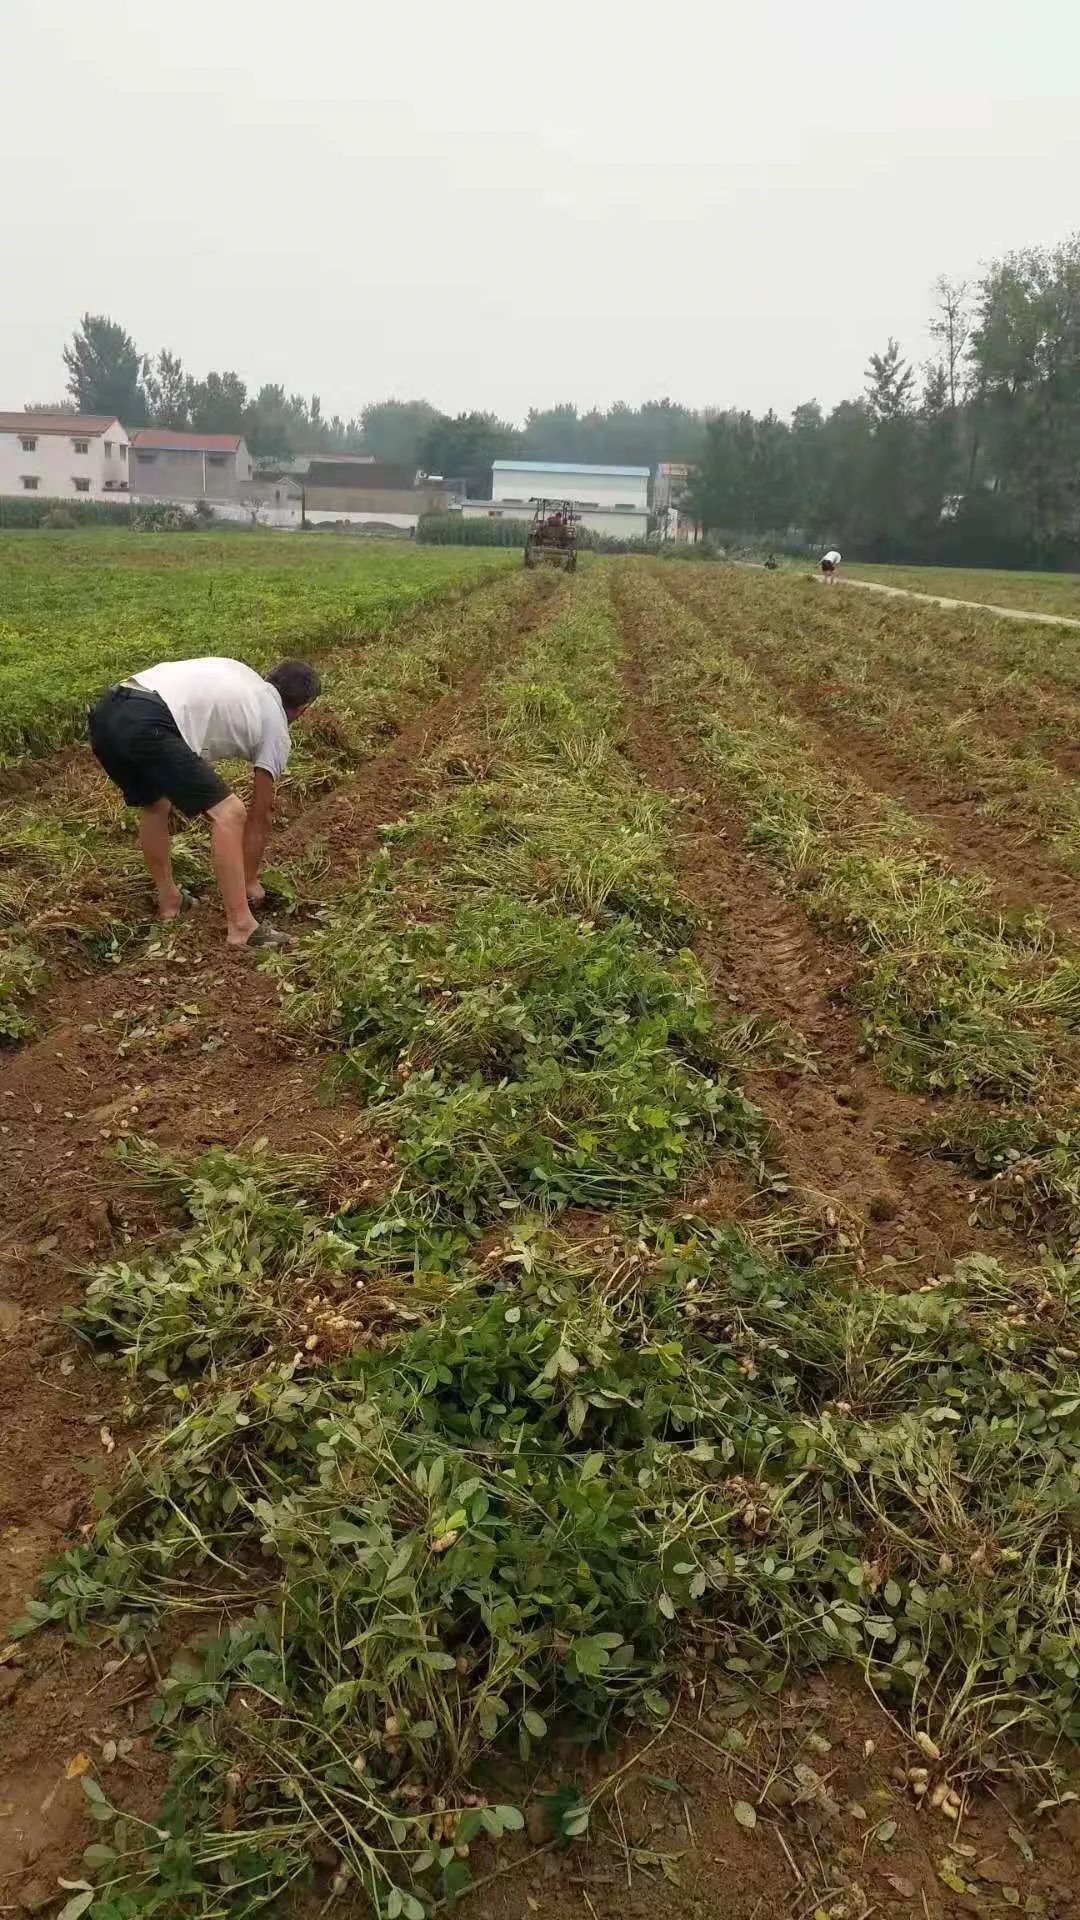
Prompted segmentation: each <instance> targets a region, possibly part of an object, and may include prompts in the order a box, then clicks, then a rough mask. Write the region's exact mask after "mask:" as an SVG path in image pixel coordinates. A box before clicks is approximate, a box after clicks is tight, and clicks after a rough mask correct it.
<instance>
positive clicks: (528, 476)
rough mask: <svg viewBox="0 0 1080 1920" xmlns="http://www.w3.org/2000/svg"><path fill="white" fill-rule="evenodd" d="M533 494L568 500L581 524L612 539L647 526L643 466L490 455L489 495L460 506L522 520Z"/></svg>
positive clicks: (641, 532)
mask: <svg viewBox="0 0 1080 1920" xmlns="http://www.w3.org/2000/svg"><path fill="white" fill-rule="evenodd" d="M535 500H572V501H573V504H574V506H575V508H576V509H577V512H578V514H579V515H580V518H581V524H582V526H583V527H589V528H591V529H592V531H593V532H594V533H605V534H613V535H614V537H615V538H616V539H617V540H643V539H644V538H645V535H646V534H647V533H648V531H649V469H648V467H596V466H582V465H578V464H577V463H576V462H574V461H565V460H496V461H495V462H494V464H493V465H492V469H491V499H490V500H467V501H466V502H465V503H464V505H463V507H462V509H461V511H462V513H463V514H464V515H465V517H466V518H467V519H472V520H476V519H484V518H488V519H495V520H500V519H505V520H510V519H517V520H528V519H531V517H532V503H533V502H534V501H535Z"/></svg>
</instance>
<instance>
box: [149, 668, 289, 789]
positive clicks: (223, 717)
mask: <svg viewBox="0 0 1080 1920" xmlns="http://www.w3.org/2000/svg"><path fill="white" fill-rule="evenodd" d="M133 678H134V680H135V682H136V684H137V685H138V686H140V687H147V688H149V690H150V692H151V693H157V694H160V696H161V698H162V699H163V700H164V702H165V705H166V706H167V707H168V709H169V712H170V713H171V714H172V717H173V719H174V720H175V721H176V724H177V726H178V727H179V729H180V733H181V736H182V738H183V739H184V740H186V742H187V744H188V746H189V747H190V748H191V751H192V753H198V754H201V755H202V757H203V759H204V760H250V761H251V764H252V766H255V767H263V768H264V769H265V771H266V772H267V773H271V774H273V776H274V779H275V780H280V778H281V775H282V774H283V773H284V771H285V766H286V763H287V761H288V758H289V748H290V746H291V745H292V742H291V740H290V739H289V723H288V721H287V719H286V718H285V709H284V707H283V706H282V704H281V695H280V693H279V692H278V690H277V688H276V687H272V686H271V685H270V682H269V680H264V679H263V678H262V675H261V674H258V673H256V672H255V671H254V670H253V668H251V667H245V666H244V664H243V662H242V661H240V660H166V661H164V662H163V664H162V665H161V666H160V667H148V668H147V669H146V672H145V673H136V674H135V675H133Z"/></svg>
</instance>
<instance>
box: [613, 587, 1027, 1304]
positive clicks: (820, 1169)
mask: <svg viewBox="0 0 1080 1920" xmlns="http://www.w3.org/2000/svg"><path fill="white" fill-rule="evenodd" d="M624 624H625V629H626V638H627V647H628V658H627V667H626V688H627V694H628V702H629V725H630V751H631V755H632V758H633V760H634V763H635V765H636V766H637V767H638V768H639V769H640V771H641V772H642V774H643V775H644V776H645V778H646V779H647V780H648V782H649V784H650V785H652V786H654V787H656V788H658V789H659V790H661V791H664V792H667V793H669V794H670V795H671V796H672V798H673V799H674V800H675V801H676V804H677V806H678V809H679V814H680V825H681V829H682V835H681V840H680V851H679V861H678V865H679V875H680V879H681V882H682V884H683V886H684V887H685V889H686V891H687V893H688V894H689V896H690V898H691V899H692V900H694V901H695V903H696V904H697V905H698V906H699V908H700V909H701V910H702V912H703V914H705V915H706V916H707V927H706V930H705V932H704V934H702V935H701V936H700V937H699V940H698V942H697V948H698V954H699V958H700V959H701V961H702V964H703V966H704V967H705V970H706V973H707V975H708V977H709V979H710V982H711V983H712V984H713V986H714V988H715V990H716V992H717V993H718V995H719V996H721V997H722V998H725V999H727V1000H730V1001H734V1003H735V1004H736V1005H737V1006H740V1007H743V1008H745V1009H746V1010H747V1011H750V1012H755V1013H763V1014H772V1015H774V1016H779V1017H780V1018H782V1019H784V1020H787V1021H789V1022H790V1023H791V1025H792V1026H793V1027H794V1028H795V1029H796V1031H797V1032H798V1033H799V1034H800V1035H801V1036H802V1038H803V1039H804V1041H805V1042H806V1045H807V1047H808V1049H809V1052H810V1055H811V1057H812V1060H813V1063H814V1066H815V1067H816V1069H817V1070H816V1071H802V1070H800V1069H799V1068H797V1067H794V1066H793V1067H791V1068H789V1069H783V1068H782V1069H779V1070H777V1071H774V1072H773V1073H771V1074H767V1073H759V1074H756V1075H755V1076H753V1078H752V1079H751V1081H750V1083H749V1088H748V1090H749V1092H750V1093H751V1096H752V1097H753V1098H754V1099H755V1100H756V1101H757V1102H758V1104H759V1105H760V1106H761V1108H762V1109H763V1111H764V1112H765V1113H766V1115H767V1116H768V1118H769V1120H770V1123H771V1125H772V1127H773V1130H774V1133H775V1136H776V1139H777V1141H778V1144H779V1153H780V1158H781V1159H782V1161H783V1164H784V1166H785V1168H786V1169H787V1171H788V1172H789V1174H790V1177H791V1180H792V1185H793V1188H794V1190H795V1194H796V1197H797V1199H798V1201H799V1203H800V1204H801V1205H802V1206H804V1207H807V1208H809V1209H811V1210H812V1211H814V1212H816V1213H818V1214H819V1215H822V1216H825V1217H828V1214H829V1210H830V1209H831V1210H832V1213H833V1214H834V1215H835V1216H837V1217H838V1218H839V1219H840V1221H841V1222H842V1223H847V1225H848V1228H849V1230H850V1231H851V1232H852V1234H853V1235H854V1236H855V1237H856V1238H857V1239H858V1241H859V1242H860V1243H861V1245H862V1248H863V1252H864V1256H865V1258H866V1260H867V1262H868V1263H870V1264H871V1265H873V1264H875V1263H878V1262H880V1261H881V1260H882V1259H888V1260H889V1261H893V1262H895V1263H896V1265H897V1271H898V1277H900V1278H902V1279H904V1280H909V1281H916V1280H918V1279H921V1278H923V1277H924V1276H925V1275H926V1274H927V1273H928V1272H934V1271H937V1270H938V1269H939V1268H941V1267H943V1266H945V1265H947V1264H948V1263H949V1262H950V1260H951V1259H953V1258H954V1257H955V1256H957V1255H958V1254H961V1253H966V1252H970V1251H972V1250H973V1249H974V1248H981V1249H983V1250H984V1251H992V1252H999V1253H1001V1254H1003V1255H1008V1254H1012V1255H1013V1257H1016V1258H1022V1257H1023V1249H1022V1248H1021V1247H1019V1246H1018V1245H1015V1244H1014V1243H1013V1242H1012V1240H1011V1238H1010V1236H1008V1235H1006V1234H1004V1233H1002V1232H997V1231H995V1232H990V1231H983V1230H980V1229H979V1228H978V1227H977V1226H975V1225H973V1224H972V1219H971V1213H972V1204H971V1203H972V1195H971V1189H970V1185H969V1183H967V1182H965V1181H964V1180H963V1179H962V1178H961V1177H959V1176H958V1175H957V1173H956V1171H955V1170H954V1169H953V1168H951V1167H948V1166H946V1165H944V1164H942V1163H941V1162H938V1161H934V1160H931V1159H929V1158H928V1157H927V1156H925V1155H922V1154H920V1153H918V1152H917V1151H914V1150H913V1149H912V1148H911V1147H910V1146H909V1144H908V1142H909V1141H910V1140H911V1138H912V1136H914V1135H916V1134H917V1133H918V1132H919V1130H920V1129H921V1128H922V1127H923V1126H925V1123H926V1119H927V1112H928V1106H929V1103H928V1102H927V1101H926V1100H924V1099H921V1098H918V1097H916V1096H912V1095H907V1094H901V1093H895V1092H893V1091H892V1090H891V1089H889V1088H887V1087H885V1086H883V1085H882V1083H881V1082H880V1080H879V1079H878V1077H877V1075H876V1073H875V1071H874V1069H873V1067H872V1066H870V1065H869V1064H868V1063H867V1062H866V1061H865V1060H863V1059H861V1058H860V1052H859V1027H858V1021H857V1020H856V1019H855V1018H854V1017H853V1016H852V1015H851V1014H850V1013H848V1012H847V1010H846V1009H845V1008H844V1007H843V1006H842V1005H841V1004H839V996H840V994H841V992H842V990H843V988H844V986H845V985H846V983H847V982H848V981H849V979H850V977H851V973H852V964H853V963H852V959H851V956H850V954H848V953H845V952H844V951H843V950H842V949H840V948H838V947H833V946H832V945H831V944H830V943H829V942H828V941H826V940H825V939H824V937H823V936H822V935H820V934H819V933H818V932H817V931H816V930H815V929H814V928H813V927H812V926H811V925H810V923H809V922H808V921H807V919H806V917H805V916H804V914H803V913H802V911H801V909H800V908H799V907H798V906H797V905H795V904H794V903H793V902H791V901H790V900H788V899H787V898H786V896H785V895H784V893H783V891H782V890H781V888H780V886H779V885H778V883H777V882H776V881H775V880H774V879H773V877H772V875H771V874H770V872H769V869H768V867H767V866H766V864H765V862H764V861H763V859H762V858H761V856H760V854H757V853H755V852H754V851H753V850H752V849H749V848H748V847H747V846H746V844H745V840H744V835H743V828H742V822H741V820H740V817H739V815H738V813H737V811H736V810H735V809H734V808H733V807H731V806H729V805H727V804H726V803H725V802H724V800H723V799H722V798H721V797H720V796H719V794H718V793H717V792H716V791H715V789H714V788H711V787H710V788H708V789H707V790H705V791H703V788H704V787H705V785H706V783H705V781H704V779H703V777H702V775H701V774H700V772H698V771H697V770H696V769H695V768H694V767H693V766H692V764H691V763H690V761H689V759H688V758H687V756H686V754H685V752H684V749H683V747H682V744H681V742H680V741H679V739H678V738H677V736H676V733H675V730H674V727H673V725H672V723H671V721H670V719H669V717H668V716H667V715H666V714H665V712H664V710H663V708H662V706H658V705H657V704H655V702H654V699H653V692H652V686H653V679H652V676H653V673H654V672H655V671H656V669H657V668H659V667H660V666H662V663H663V657H664V656H663V634H662V630H661V628H657V629H655V630H651V631H649V630H647V629H646V627H645V624H644V623H643V622H641V621H637V622H634V621H633V620H632V619H625V621H624Z"/></svg>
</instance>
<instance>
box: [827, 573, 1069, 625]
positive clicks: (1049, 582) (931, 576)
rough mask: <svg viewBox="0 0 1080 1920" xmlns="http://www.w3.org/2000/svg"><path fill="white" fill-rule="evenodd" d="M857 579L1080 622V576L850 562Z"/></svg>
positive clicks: (948, 598) (950, 598)
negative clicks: (1056, 615) (1047, 614)
mask: <svg viewBox="0 0 1080 1920" xmlns="http://www.w3.org/2000/svg"><path fill="white" fill-rule="evenodd" d="M844 572H845V573H849V574H852V575H853V576H854V577H855V579H861V580H880V581H881V583H882V585H883V586H886V587H903V588H904V589H905V591H907V592H909V593H939V594H942V595H943V596H944V598H945V599H947V600H978V601H980V602H981V603H982V604H983V605H984V606H993V607H1021V608H1025V609H1026V610H1027V611H1028V612H1029V613H1051V614H1054V613H1058V614H1061V615H1062V617H1063V618H1064V619H1068V620H1080V574H1077V573H1008V572H1004V571H998V570H997V569H994V568H990V567H884V566H882V567H879V566H871V565H870V564H865V565H864V564H862V563H861V562H860V563H856V564H854V565H851V566H849V565H848V564H847V563H846V562H845V565H844Z"/></svg>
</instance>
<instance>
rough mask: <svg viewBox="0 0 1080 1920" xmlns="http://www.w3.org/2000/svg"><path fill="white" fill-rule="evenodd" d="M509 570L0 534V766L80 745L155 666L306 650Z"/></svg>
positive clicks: (374, 550) (371, 629) (302, 548)
mask: <svg viewBox="0 0 1080 1920" xmlns="http://www.w3.org/2000/svg"><path fill="white" fill-rule="evenodd" d="M514 563H515V556H513V555H512V554H507V553H500V552H487V551H484V550H475V549H473V550H470V549H454V550H450V549H445V548H438V547H431V548H428V547H419V546H415V545H413V544H411V543H405V542H391V541H372V542H370V543H369V542H366V541H364V542H360V541H356V542H353V541H348V540H344V539H343V540H340V541H338V540H331V539H329V538H327V539H325V540H324V539H321V538H318V537H316V536H311V535H300V534H295V535H288V534H250V535H247V536H244V537H240V536H237V535H229V534H223V533H216V534H215V533H192V534H137V533H129V532H127V531H122V532H113V531H112V530H110V529H94V530H90V531H85V532H72V533H45V532H24V533H0V761H2V760H3V759H4V758H8V759H11V758H17V757H18V756H19V755H20V754H24V753H31V752H43V751H45V750H46V749H47V748H49V747H53V746H57V745H59V744H62V743H63V742H64V741H66V740H69V739H72V738H76V737H79V736H80V735H81V733H82V731H83V710H84V708H85V706H86V704H87V702H88V701H89V700H90V699H91V698H92V697H93V696H94V694H95V693H96V692H98V691H100V690H101V689H102V688H103V687H105V686H107V685H108V684H109V682H110V681H112V680H115V679H118V678H122V677H123V676H124V675H125V674H128V673H132V672H135V671H136V670H137V669H138V668H139V667H145V666H149V665H151V664H152V663H153V662H155V661H157V660H162V659H183V658H185V657H189V656H190V657H197V656H198V655H201V654H210V653H227V654H230V655H232V656H234V657H236V658H239V659H243V660H248V661H250V662H251V664H252V665H253V666H258V667H266V666H269V665H271V664H272V662H273V661H274V660H275V659H277V658H280V657H281V655H282V654H286V653H289V654H318V653H321V652H325V651H326V650H327V649H329V648H331V647H333V646H340V645H342V644H346V643H349V642H352V641H356V640H360V639H362V638H365V637H368V636H371V635H374V634H379V633H382V632H384V631H385V630H386V628H387V626H388V624H389V623H390V622H391V621H393V620H395V619H398V618H400V617H401V616H402V615H403V614H405V613H406V612H408V611H410V610H413V609H416V608H418V607H420V606H423V605H425V604H430V603H432V602H434V601H438V600H439V599H442V598H444V597H445V596H446V595H448V594H450V593H453V592H454V591H455V590H457V589H458V588H459V587H463V586H466V585H468V584H469V583H470V582H472V581H475V580H477V579H478V578H480V577H481V576H482V575H483V574H484V573H486V572H489V571H490V570H491V569H492V568H498V569H502V568H507V567H512V566H513V565H514Z"/></svg>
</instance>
